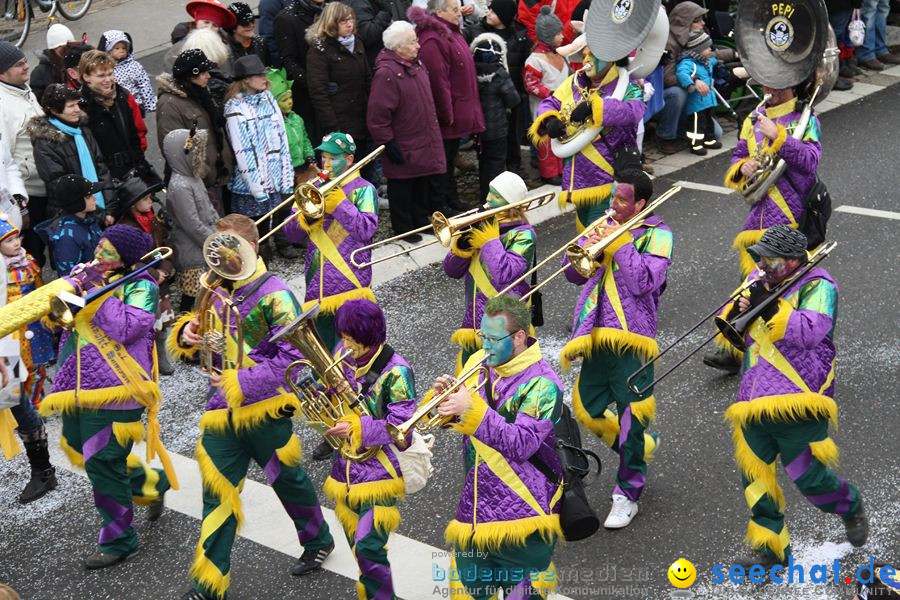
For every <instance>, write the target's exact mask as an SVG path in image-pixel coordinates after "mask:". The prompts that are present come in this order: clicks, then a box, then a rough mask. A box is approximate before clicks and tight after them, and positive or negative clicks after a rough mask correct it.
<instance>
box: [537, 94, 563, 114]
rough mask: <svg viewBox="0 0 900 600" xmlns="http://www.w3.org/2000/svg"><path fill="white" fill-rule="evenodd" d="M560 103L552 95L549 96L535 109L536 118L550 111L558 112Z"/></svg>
mask: <svg viewBox="0 0 900 600" xmlns="http://www.w3.org/2000/svg"><path fill="white" fill-rule="evenodd" d="M560 106H562V103H561V102H560V101H559V98H555V97H554V96H553V94H550V95H549V96H547V97H546V98H544V99H543V100H541V103H540V104H538V108H537V116H541V115H542V114H544V113H545V112H550V111H551V110H557V111H558V110H559V108H560Z"/></svg>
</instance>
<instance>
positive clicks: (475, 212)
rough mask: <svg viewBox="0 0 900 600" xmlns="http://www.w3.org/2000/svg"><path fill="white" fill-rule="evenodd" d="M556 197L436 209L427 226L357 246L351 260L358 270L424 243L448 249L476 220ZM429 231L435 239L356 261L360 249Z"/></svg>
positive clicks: (540, 203) (541, 195)
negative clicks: (451, 211) (454, 210)
mask: <svg viewBox="0 0 900 600" xmlns="http://www.w3.org/2000/svg"><path fill="white" fill-rule="evenodd" d="M555 196H556V192H550V193H547V194H540V195H537V196H532V197H530V198H524V199H522V200H519V201H518V202H513V203H512V204H507V205H505V206H498V207H497V208H487V205H485V206H481V207H479V208H473V209H472V210H468V211H466V212H464V213H461V214H458V215H456V216H455V217H447V216H445V215H444V214H443V213H441V212H435V213H434V214H432V215H431V224H430V225H423V226H422V227H419V228H418V229H413V230H412V231H407V232H406V233H401V234H400V235H395V236H394V237H390V238H387V239H386V240H381V241H378V242H375V243H374V244H369V245H368V246H363V247H362V248H357V249H356V250H354V251H353V252H351V253H350V263H351V264H352V265H353V266H354V267H356V268H357V269H362V268H364V267H371V266H372V265H377V264H378V263H382V262H385V261H387V260H391V259H392V258H397V257H398V256H403V255H404V254H409V253H410V252H414V251H415V250H420V249H422V248H425V247H427V246H433V245H434V244H440V245H441V246H443V247H444V248H449V247H450V244H451V243H452V242H453V239H454V238H456V237H458V236H460V235H462V234H464V233H466V232H467V231H469V230H471V229H472V227H474V226H475V225H476V224H477V223H480V222H482V221H486V220H487V219H491V218H493V217H495V216H497V215H500V214H502V213H504V212H506V211H509V210H515V209H519V210H522V211H524V212H528V211H530V210H534V209H536V208H540V207H541V206H544V205H546V204H549V203H550V202H551V201H553V198H554V197H555ZM429 230H431V233H433V234H434V237H435V238H436V239H434V240H431V241H429V242H423V243H421V244H417V245H415V246H412V247H410V248H406V249H405V250H400V251H399V252H394V253H393V254H389V255H387V256H382V257H381V258H377V259H375V260H369V261H368V262H363V263H359V262H357V261H356V255H357V254H358V253H360V252H367V251H372V250H374V249H375V248H380V247H381V246H384V245H386V244H391V243H393V242H396V241H398V240H401V239H403V238H405V237H408V236H411V235H413V234H415V233H425V232H427V231H429Z"/></svg>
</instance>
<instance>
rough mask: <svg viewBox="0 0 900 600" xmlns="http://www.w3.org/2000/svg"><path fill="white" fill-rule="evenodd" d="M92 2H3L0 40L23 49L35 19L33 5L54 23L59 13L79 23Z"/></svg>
mask: <svg viewBox="0 0 900 600" xmlns="http://www.w3.org/2000/svg"><path fill="white" fill-rule="evenodd" d="M91 2H92V0H2V4H3V5H4V9H3V12H2V14H0V39H2V40H4V41H7V42H12V43H13V44H15V45H16V46H17V47H19V48H21V47H22V44H24V43H25V39H26V38H27V37H28V33H29V32H30V31H31V21H32V19H33V18H34V9H33V8H32V4H34V5H36V6H37V7H38V9H39V10H40V11H41V12H42V13H49V14H48V15H47V17H48V18H49V19H50V22H51V23H52V22H53V21H54V20H55V19H56V14H57V13H59V14H60V15H62V16H63V18H64V19H66V20H68V21H77V20H78V19H80V18H81V17H83V16H84V15H86V14H87V12H88V10H89V9H90V8H91Z"/></svg>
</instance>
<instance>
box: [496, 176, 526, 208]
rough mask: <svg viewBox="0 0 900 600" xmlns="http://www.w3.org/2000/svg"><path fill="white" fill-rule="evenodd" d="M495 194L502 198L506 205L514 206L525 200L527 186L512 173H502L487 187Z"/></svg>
mask: <svg viewBox="0 0 900 600" xmlns="http://www.w3.org/2000/svg"><path fill="white" fill-rule="evenodd" d="M489 187H490V188H491V189H493V190H494V191H495V192H497V193H498V194H500V195H501V196H503V199H504V200H506V203H507V204H514V203H516V202H519V201H521V200H524V199H525V195H526V194H527V193H528V186H527V185H525V182H524V181H523V180H522V178H521V177H519V176H518V175H516V174H515V173H513V172H512V171H503V172H502V173H500V174H499V175H497V176H496V177H494V178H493V179H491V183H490V186H489Z"/></svg>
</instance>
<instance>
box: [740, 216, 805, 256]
mask: <svg viewBox="0 0 900 600" xmlns="http://www.w3.org/2000/svg"><path fill="white" fill-rule="evenodd" d="M747 252H748V253H749V254H750V256H751V257H752V258H753V260H754V261H758V260H759V259H760V257H762V256H765V257H769V258H773V257H780V258H806V236H805V235H803V233H802V232H801V231H798V230H797V229H794V228H792V227H788V226H787V225H783V224H779V225H775V226H773V227H769V228H768V229H767V230H766V232H765V233H764V234H763V236H762V239H760V240H759V241H758V242H757V243H755V244H753V245H752V246H750V247H749V248H747Z"/></svg>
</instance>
